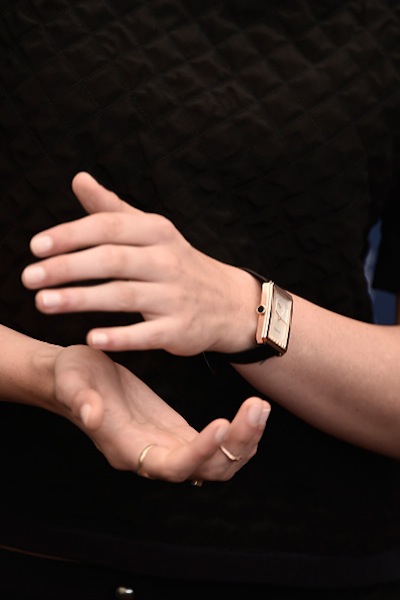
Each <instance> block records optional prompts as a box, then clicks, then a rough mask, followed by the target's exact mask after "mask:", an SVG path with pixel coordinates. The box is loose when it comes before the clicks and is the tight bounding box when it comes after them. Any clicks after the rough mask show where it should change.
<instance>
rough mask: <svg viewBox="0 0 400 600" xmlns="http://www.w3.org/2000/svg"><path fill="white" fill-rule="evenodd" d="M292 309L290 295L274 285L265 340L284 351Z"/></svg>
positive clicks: (287, 339)
mask: <svg viewBox="0 0 400 600" xmlns="http://www.w3.org/2000/svg"><path fill="white" fill-rule="evenodd" d="M292 309H293V298H292V296H291V295H290V294H289V293H288V292H286V291H285V290H282V289H281V288H280V287H278V286H277V285H275V286H274V292H273V297H272V306H271V316H270V320H269V328H268V335H267V340H268V341H269V342H270V343H272V345H274V346H275V347H276V348H277V349H278V350H280V351H282V352H286V349H287V346H288V342H289V333H290V324H291V320H292Z"/></svg>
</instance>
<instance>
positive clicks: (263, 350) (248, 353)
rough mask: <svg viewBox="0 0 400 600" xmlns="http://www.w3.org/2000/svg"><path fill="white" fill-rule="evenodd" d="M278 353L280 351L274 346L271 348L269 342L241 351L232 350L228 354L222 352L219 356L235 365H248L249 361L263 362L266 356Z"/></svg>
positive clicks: (270, 356)
mask: <svg viewBox="0 0 400 600" xmlns="http://www.w3.org/2000/svg"><path fill="white" fill-rule="evenodd" d="M280 355H281V353H280V352H279V351H278V350H276V348H273V346H270V345H269V344H260V345H258V346H254V348H249V349H248V350H244V351H243V352H233V353H230V354H222V355H221V356H223V357H224V359H225V360H227V361H228V362H231V363H234V364H237V365H248V364H251V363H256V362H263V361H264V360H267V359H268V358H272V357H273V356H280Z"/></svg>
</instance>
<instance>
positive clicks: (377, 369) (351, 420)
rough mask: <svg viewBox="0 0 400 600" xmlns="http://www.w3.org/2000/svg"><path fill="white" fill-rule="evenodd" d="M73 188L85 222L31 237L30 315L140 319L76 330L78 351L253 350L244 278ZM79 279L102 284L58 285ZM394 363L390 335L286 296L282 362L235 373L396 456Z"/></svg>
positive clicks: (88, 191) (396, 342)
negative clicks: (103, 314) (81, 340)
mask: <svg viewBox="0 0 400 600" xmlns="http://www.w3.org/2000/svg"><path fill="white" fill-rule="evenodd" d="M73 190H74V192H75V194H76V196H77V197H78V199H79V200H80V202H81V204H82V205H83V207H84V208H85V209H86V211H87V212H88V213H89V215H88V216H87V217H84V218H83V219H80V220H77V221H74V222H71V223H64V224H62V225H59V226H57V227H54V228H52V229H49V230H47V231H45V232H42V233H40V234H38V235H37V236H35V237H34V238H33V239H32V243H31V249H32V252H33V254H34V255H35V256H37V257H38V258H40V259H42V260H41V261H40V262H38V263H36V264H35V265H32V266H30V267H28V268H27V269H26V270H25V271H24V273H23V276H22V279H23V282H24V284H25V285H26V286H27V287H28V288H30V289H38V290H40V291H38V293H37V295H36V304H37V307H38V309H39V310H41V311H43V312H45V313H49V314H54V313H63V312H78V311H85V310H109V311H125V312H132V313H136V312H139V313H141V314H142V316H143V318H144V322H142V323H139V324H133V325H131V326H126V327H119V328H109V329H94V330H92V331H90V332H88V336H87V341H88V344H89V345H90V346H92V347H94V348H99V349H102V350H126V349H137V350H141V349H153V348H163V349H165V350H167V351H169V352H171V353H174V354H179V355H192V354H196V353H199V352H202V351H205V350H213V351H218V352H237V351H240V350H243V349H246V348H249V347H251V346H253V345H254V337H255V329H256V319H257V316H256V313H255V307H256V306H257V305H258V303H259V299H260V284H259V283H258V282H257V281H256V280H255V279H254V278H253V277H252V276H251V275H249V274H248V273H247V272H245V271H242V270H241V269H237V268H235V267H232V266H230V265H226V264H224V263H221V262H218V261H216V260H214V259H212V258H211V257H209V256H206V255H205V254H202V253H201V252H199V251H198V250H196V249H195V248H193V247H192V246H191V245H190V244H189V243H188V242H187V241H186V240H185V239H184V238H183V236H182V235H181V234H180V233H179V232H178V231H177V230H176V228H175V227H174V226H173V224H172V223H170V222H169V221H168V220H166V219H165V218H164V217H161V216H160V215H153V214H147V213H143V212H142V211H139V210H137V209H135V208H132V207H130V206H129V205H128V204H126V203H124V202H123V201H122V200H120V199H119V198H118V197H117V196H116V195H115V194H113V193H112V192H110V191H108V190H106V189H105V188H103V187H102V186H100V185H99V184H98V183H97V182H96V181H95V180H94V179H93V178H92V177H90V176H89V175H88V174H86V173H81V174H78V175H77V176H76V177H75V179H74V181H73ZM90 278H96V279H105V280H107V283H104V284H100V285H96V286H94V287H86V286H82V287H73V288H71V287H68V285H67V284H68V283H72V282H79V281H82V280H85V279H90ZM108 280H110V281H108ZM278 283H279V282H278ZM55 285H57V286H61V287H58V288H57V290H53V289H51V288H52V287H53V286H55ZM232 323H235V327H234V328H233V327H232ZM399 356H400V333H399V328H398V326H393V327H388V326H378V325H371V324H366V323H361V322H358V321H355V320H353V319H348V318H346V317H342V316H340V315H337V314H335V313H332V312H330V311H327V310H325V309H322V308H320V307H318V306H316V305H313V304H311V303H309V302H307V301H305V300H303V299H301V298H299V297H297V296H294V314H293V324H292V331H291V338H290V345H289V350H288V352H287V353H286V354H285V355H284V356H283V357H275V358H272V359H270V360H267V361H265V362H264V363H261V364H258V363H257V364H253V365H241V366H239V365H236V368H237V370H238V371H239V372H240V374H241V375H242V376H243V377H244V378H245V379H247V380H248V381H249V382H251V383H252V384H253V385H254V386H255V387H256V388H257V389H258V390H260V391H261V392H263V393H265V394H266V395H268V396H270V397H271V398H274V400H276V401H277V402H279V403H281V404H282V405H283V406H284V407H286V408H287V409H288V410H290V411H291V412H293V413H295V414H296V415H297V416H299V417H300V418H302V419H304V420H306V421H307V422H309V423H311V424H312V425H314V426H315V427H317V428H319V429H321V430H322V431H325V432H326V433H328V434H330V435H334V436H337V437H340V438H342V439H344V440H346V441H349V442H351V443H354V444H357V445H359V446H362V447H365V448H367V449H370V450H373V451H375V452H379V453H383V454H387V455H389V456H393V457H395V458H400V435H399V431H400V401H399V393H398V390H399V389H400V369H399V368H398V362H399V359H398V357H399Z"/></svg>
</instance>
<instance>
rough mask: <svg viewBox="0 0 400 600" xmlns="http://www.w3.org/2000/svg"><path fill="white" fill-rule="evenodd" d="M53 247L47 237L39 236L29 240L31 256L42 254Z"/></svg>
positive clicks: (50, 239) (51, 241) (49, 238)
mask: <svg viewBox="0 0 400 600" xmlns="http://www.w3.org/2000/svg"><path fill="white" fill-rule="evenodd" d="M52 247H53V239H52V238H51V237H50V236H49V235H41V236H39V237H34V238H32V240H31V250H32V252H33V254H44V253H46V252H48V251H49V250H51V249H52Z"/></svg>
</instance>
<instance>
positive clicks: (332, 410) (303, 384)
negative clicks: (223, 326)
mask: <svg viewBox="0 0 400 600" xmlns="http://www.w3.org/2000/svg"><path fill="white" fill-rule="evenodd" d="M294 306H295V308H294V314H293V324H292V333H291V339H290V344H289V349H288V352H287V353H286V354H285V355H284V356H283V357H276V358H272V359H269V360H267V361H265V362H264V363H262V364H254V365H240V366H239V365H236V368H237V370H238V371H239V372H240V373H241V374H242V376H243V377H245V378H246V379H247V380H248V381H249V382H251V383H252V384H253V385H254V386H255V387H256V388H257V389H259V390H260V391H262V392H264V393H265V394H267V395H268V396H270V397H271V398H273V399H274V400H275V401H277V402H278V403H280V404H281V405H282V406H284V407H285V408H287V409H288V410H289V411H291V412H292V413H294V414H296V415H297V416H299V417H300V418H302V419H304V420H305V421H307V422H309V423H310V424H312V425H314V426H315V427H317V428H319V429H321V430H323V431H325V432H327V433H329V434H331V435H334V436H337V437H340V438H342V439H345V440H347V441H350V442H352V443H355V444H357V445H360V446H363V447H366V448H369V449H371V450H374V451H377V452H381V453H384V454H389V455H392V456H395V457H397V458H400V435H399V433H400V368H399V361H400V330H399V328H398V327H396V326H394V327H388V326H378V325H371V324H367V323H362V322H359V321H355V320H352V319H348V318H345V317H342V316H340V315H337V314H335V313H332V312H330V311H327V310H324V309H322V308H320V307H318V306H315V305H313V304H311V303H309V302H307V301H305V300H302V299H301V298H297V297H295V302H294Z"/></svg>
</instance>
